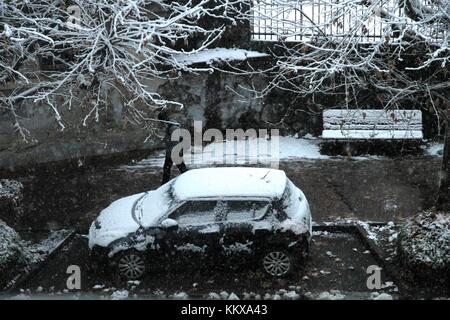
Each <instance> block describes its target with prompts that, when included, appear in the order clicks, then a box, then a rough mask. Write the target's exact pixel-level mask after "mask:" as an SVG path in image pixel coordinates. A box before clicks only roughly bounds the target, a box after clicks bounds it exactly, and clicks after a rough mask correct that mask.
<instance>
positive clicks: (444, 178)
mask: <svg viewBox="0 0 450 320" xmlns="http://www.w3.org/2000/svg"><path fill="white" fill-rule="evenodd" d="M449 113H450V108H448V109H447V121H446V126H445V140H444V154H443V158H442V169H441V181H440V187H439V195H438V198H437V203H436V206H437V209H438V210H442V211H450V175H449V172H450V162H449V160H450V129H449V127H450V115H449Z"/></svg>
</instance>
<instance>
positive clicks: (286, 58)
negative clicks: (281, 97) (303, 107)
mask: <svg viewBox="0 0 450 320" xmlns="http://www.w3.org/2000/svg"><path fill="white" fill-rule="evenodd" d="M252 3H253V6H252V11H251V12H250V14H248V15H247V17H244V18H247V19H251V20H252V21H253V30H252V31H253V33H254V39H255V40H260V41H269V42H268V43H270V42H271V43H272V44H271V45H270V47H271V48H272V52H273V56H274V57H275V59H276V66H275V67H273V68H272V69H270V70H268V74H270V78H269V79H270V80H269V81H270V83H269V85H268V86H267V87H266V88H265V89H264V90H262V91H260V92H259V95H260V96H264V95H266V94H268V93H269V92H271V91H272V90H273V89H282V90H286V91H290V92H292V93H295V94H297V95H298V96H300V97H312V99H313V100H314V97H319V96H324V95H325V96H326V95H332V96H333V99H336V100H337V102H336V103H337V104H339V107H348V108H358V107H360V104H361V101H363V102H364V101H366V103H367V101H370V103H371V104H372V105H371V106H372V107H375V106H374V105H373V104H374V103H376V105H378V106H382V107H385V108H395V107H399V106H401V105H402V104H404V103H405V101H407V100H410V101H411V100H413V101H417V103H418V104H420V103H424V102H426V105H428V106H429V107H430V109H431V108H434V107H436V105H439V106H440V107H439V108H438V109H439V110H444V109H445V107H446V106H448V105H449V96H450V91H449V90H450V81H449V76H448V74H449V71H450V70H449V63H450V46H449V39H450V38H449V37H450V20H449V19H448V18H449V17H450V1H447V0H433V1H431V2H429V1H424V0H362V1H359V0H302V1H291V0H254V1H252ZM368 95H372V98H371V99H367V96H368ZM421 97H422V98H423V101H421V102H419V101H420V100H419V99H420V98H421ZM427 101H428V102H427ZM410 107H413V106H410ZM414 107H416V106H414Z"/></svg>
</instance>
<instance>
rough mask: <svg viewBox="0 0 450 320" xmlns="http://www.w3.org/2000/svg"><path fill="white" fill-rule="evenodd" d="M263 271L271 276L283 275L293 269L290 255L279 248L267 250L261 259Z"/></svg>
mask: <svg viewBox="0 0 450 320" xmlns="http://www.w3.org/2000/svg"><path fill="white" fill-rule="evenodd" d="M262 266H263V268H264V271H265V272H266V273H267V274H269V275H271V276H273V277H283V276H286V275H287V274H289V273H290V272H291V271H292V269H293V260H292V257H291V256H290V255H289V254H288V253H287V252H286V251H285V250H281V249H274V250H270V251H268V252H267V253H266V254H265V255H264V256H263V259H262Z"/></svg>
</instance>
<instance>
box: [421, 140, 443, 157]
mask: <svg viewBox="0 0 450 320" xmlns="http://www.w3.org/2000/svg"><path fill="white" fill-rule="evenodd" d="M425 153H426V154H427V155H429V156H442V155H443V153H444V144H443V143H439V142H434V143H430V144H429V145H428V147H427V148H426V149H425Z"/></svg>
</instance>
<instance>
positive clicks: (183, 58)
mask: <svg viewBox="0 0 450 320" xmlns="http://www.w3.org/2000/svg"><path fill="white" fill-rule="evenodd" d="M267 56H268V54H267V53H262V52H257V51H248V50H244V49H234V48H233V49H228V48H214V49H207V50H203V51H201V52H195V53H192V54H186V53H180V54H175V55H173V56H172V57H173V58H174V60H176V61H177V62H178V63H181V64H187V65H189V64H195V63H211V62H214V61H244V60H247V59H251V58H260V57H267Z"/></svg>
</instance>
